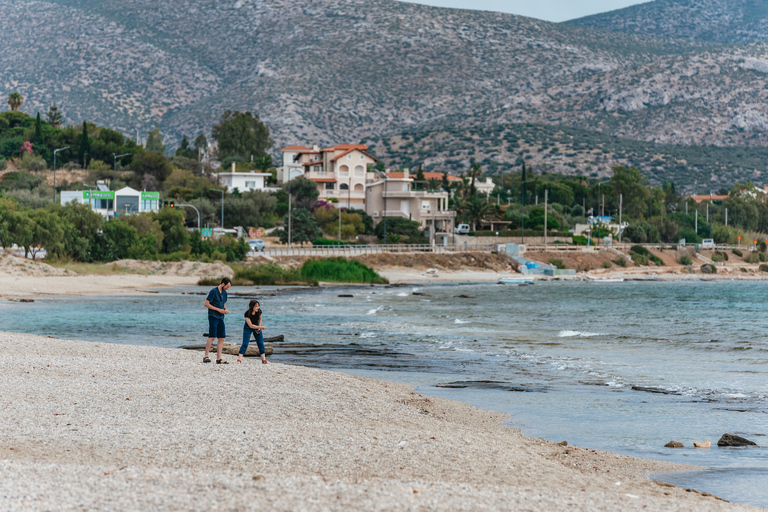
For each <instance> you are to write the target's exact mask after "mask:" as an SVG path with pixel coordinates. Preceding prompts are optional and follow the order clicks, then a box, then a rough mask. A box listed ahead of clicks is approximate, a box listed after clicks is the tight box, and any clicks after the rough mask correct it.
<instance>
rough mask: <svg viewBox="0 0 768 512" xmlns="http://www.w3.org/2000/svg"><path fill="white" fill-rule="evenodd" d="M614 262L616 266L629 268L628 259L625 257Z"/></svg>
mask: <svg viewBox="0 0 768 512" xmlns="http://www.w3.org/2000/svg"><path fill="white" fill-rule="evenodd" d="M613 262H614V263H615V264H617V265H618V266H620V267H626V266H627V258H625V257H624V256H622V257H621V258H619V259H617V260H613Z"/></svg>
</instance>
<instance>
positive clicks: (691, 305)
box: [0, 282, 768, 507]
mask: <svg viewBox="0 0 768 512" xmlns="http://www.w3.org/2000/svg"><path fill="white" fill-rule="evenodd" d="M202 291H204V290H203V289H202V288H197V287H195V288H185V289H174V290H160V292H161V293H159V294H142V295H139V296H126V297H116V296H112V297H99V298H79V297H77V298H59V299H50V300H48V299H46V300H38V301H36V302H35V303H32V304H19V303H13V302H2V303H0V330H3V331H14V332H26V333H35V334H44V335H51V336H56V337H60V338H71V339H82V340H92V341H100V342H103V341H111V342H114V343H129V344H148V345H156V346H163V347H176V346H179V345H183V344H190V343H202V342H204V338H203V332H204V331H205V330H206V329H207V324H206V313H205V310H204V309H203V307H202V303H203V301H204V296H201V295H193V294H183V293H182V292H202ZM205 291H207V289H206V290H205ZM233 291H237V292H241V293H252V294H253V296H256V297H258V298H259V299H260V301H261V305H262V309H263V311H264V325H266V326H268V327H269V329H268V330H267V331H266V334H267V335H268V336H270V335H275V334H283V335H285V337H286V340H287V342H288V343H287V344H286V345H285V347H281V346H279V345H276V349H277V350H276V353H275V355H274V356H273V360H274V361H276V362H286V363H292V364H304V365H308V366H315V367H320V368H326V369H331V370H337V371H344V372H347V373H352V374H356V375H365V376H370V377H376V378H381V379H385V380H390V381H398V382H403V383H410V384H414V385H417V386H418V387H419V389H418V391H419V392H421V393H423V394H428V395H433V396H440V397H445V398H451V399H455V400H462V401H466V402H469V403H472V404H473V405H476V406H478V407H482V408H485V409H492V410H497V411H501V412H506V413H509V414H511V415H512V419H511V420H510V424H511V425H512V426H514V427H516V428H520V429H522V431H523V432H524V433H526V434H528V435H533V436H537V437H545V438H547V439H549V440H552V441H562V440H567V441H568V443H569V444H575V445H579V446H584V447H593V448H601V449H607V450H612V451H616V452H620V453H625V454H629V455H634V456H638V457H646V458H652V459H659V460H668V461H674V462H683V463H689V464H696V465H702V466H707V467H709V468H710V469H708V470H706V471H696V472H691V473H683V474H672V475H657V477H659V478H663V479H664V480H667V481H670V482H673V483H676V484H678V485H681V486H685V487H695V488H697V489H699V490H702V491H707V492H711V493H713V494H717V495H718V496H721V497H723V498H725V499H727V500H730V501H734V502H741V503H747V504H752V505H758V506H763V507H768V485H766V484H768V452H766V451H765V448H764V447H767V446H768V438H766V437H765V436H766V434H768V415H767V413H768V379H767V378H766V377H767V376H768V375H766V370H767V369H768V301H766V296H768V283H765V282H738V283H736V282H685V283H680V282H678V283H674V282H673V283H664V282H627V283H616V284H596V283H545V284H536V285H533V286H523V287H515V286H504V285H496V284H482V285H478V284H452V285H445V284H433V285H428V286H418V287H412V286H402V287H397V286H393V287H375V288H372V287H345V288H332V289H296V290H287V291H279V292H277V293H275V292H274V290H268V289H243V288H234V289H233ZM339 295H353V297H340V296H339ZM247 303H248V298H247V297H244V296H241V297H231V298H230V301H229V308H230V310H231V311H232V312H233V313H232V314H231V315H230V318H229V321H228V329H229V332H230V335H231V336H233V341H235V342H239V339H240V338H239V337H240V333H241V332H242V328H241V327H242V313H243V312H244V311H245V309H246V307H247ZM724 433H733V434H738V435H741V436H743V437H746V438H748V439H751V440H753V441H755V442H756V443H757V444H758V445H760V447H758V448H751V449H720V448H717V447H716V446H714V445H715V443H716V442H717V440H718V439H719V438H720V436H722V435H723V434H724ZM671 440H676V441H682V442H683V443H684V444H685V446H686V448H685V449H682V450H672V449H667V448H664V444H666V443H667V442H668V441H671ZM704 440H709V441H711V442H712V444H713V448H712V449H709V450H694V449H693V448H692V442H693V441H704Z"/></svg>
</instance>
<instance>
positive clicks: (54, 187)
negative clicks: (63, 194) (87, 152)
mask: <svg viewBox="0 0 768 512" xmlns="http://www.w3.org/2000/svg"><path fill="white" fill-rule="evenodd" d="M65 149H69V146H67V147H65V148H59V149H54V150H53V202H54V203H55V202H56V153H58V152H59V151H64V150H65Z"/></svg>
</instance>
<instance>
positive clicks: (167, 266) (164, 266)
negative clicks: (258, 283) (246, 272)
mask: <svg viewBox="0 0 768 512" xmlns="http://www.w3.org/2000/svg"><path fill="white" fill-rule="evenodd" d="M105 266H108V267H109V266H111V267H113V268H114V269H115V270H118V269H120V270H121V271H126V270H135V271H136V273H141V274H146V275H158V276H179V277H212V276H215V277H230V278H231V277H232V276H233V275H234V274H235V273H234V272H233V271H232V269H231V268H230V267H229V266H228V265H227V264H226V263H222V262H220V261H217V262H216V263H201V262H199V261H171V262H162V261H139V260H118V261H114V262H112V263H107V264H105Z"/></svg>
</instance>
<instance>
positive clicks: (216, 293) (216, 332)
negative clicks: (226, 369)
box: [203, 277, 232, 364]
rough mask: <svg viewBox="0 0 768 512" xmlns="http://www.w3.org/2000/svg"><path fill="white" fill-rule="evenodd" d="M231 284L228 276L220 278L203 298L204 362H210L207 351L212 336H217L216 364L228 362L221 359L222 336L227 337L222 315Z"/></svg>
mask: <svg viewBox="0 0 768 512" xmlns="http://www.w3.org/2000/svg"><path fill="white" fill-rule="evenodd" d="M230 286H232V283H231V282H230V280H229V278H228V277H223V278H222V279H221V284H219V286H217V287H216V288H214V289H212V290H211V291H210V292H208V296H207V297H206V298H205V307H206V308H208V342H207V343H206V344H205V357H203V362H204V363H210V362H211V358H210V357H208V353H209V352H210V351H211V344H212V343H213V338H219V342H218V344H217V345H216V364H229V363H227V362H226V361H222V359H221V349H222V348H223V347H224V338H226V337H227V331H226V330H225V328H224V315H226V314H227V313H229V311H227V290H229V287H230Z"/></svg>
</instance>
